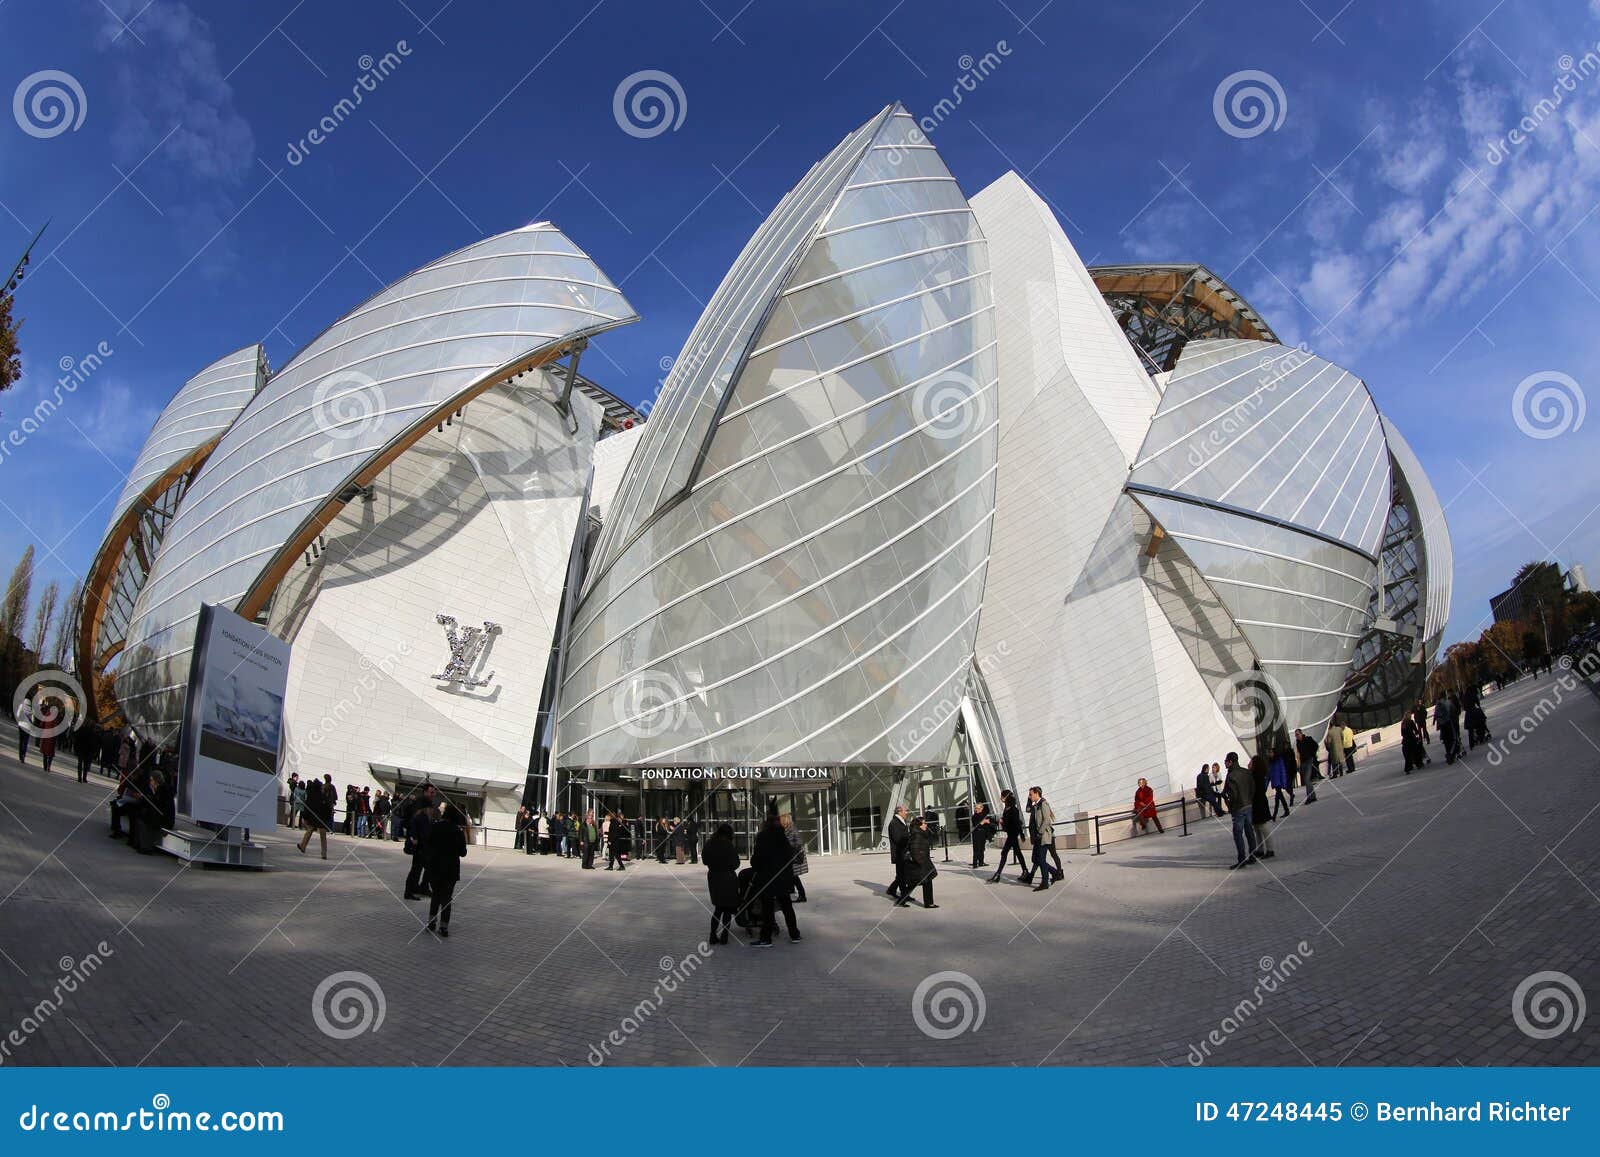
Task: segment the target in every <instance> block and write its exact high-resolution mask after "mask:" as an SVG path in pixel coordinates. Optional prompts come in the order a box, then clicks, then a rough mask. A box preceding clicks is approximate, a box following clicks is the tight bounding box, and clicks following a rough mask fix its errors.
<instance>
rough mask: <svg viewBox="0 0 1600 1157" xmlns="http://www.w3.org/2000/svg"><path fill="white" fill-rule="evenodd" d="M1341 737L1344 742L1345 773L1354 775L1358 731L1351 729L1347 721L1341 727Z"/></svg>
mask: <svg viewBox="0 0 1600 1157" xmlns="http://www.w3.org/2000/svg"><path fill="white" fill-rule="evenodd" d="M1339 738H1340V740H1342V741H1343V743H1344V773H1345V774H1346V775H1354V774H1355V773H1356V733H1355V732H1354V731H1351V730H1350V725H1349V724H1348V723H1345V724H1342V725H1340V727H1339Z"/></svg>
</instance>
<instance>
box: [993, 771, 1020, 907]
mask: <svg viewBox="0 0 1600 1157" xmlns="http://www.w3.org/2000/svg"><path fill="white" fill-rule="evenodd" d="M1000 830H1001V831H1002V832H1004V833H1005V837H1006V842H1005V843H1004V844H1002V845H1000V863H999V864H998V865H997V866H996V867H995V870H994V875H992V876H990V877H989V883H991V884H998V883H999V882H1000V873H1001V872H1003V871H1005V870H1006V859H1007V857H1008V856H1010V855H1011V854H1012V853H1016V857H1017V867H1019V868H1021V869H1022V870H1023V872H1027V870H1028V864H1027V862H1026V861H1025V860H1024V859H1023V858H1022V809H1020V808H1019V807H1017V797H1016V796H1015V795H1014V794H1012V792H1011V789H1010V788H1006V789H1005V790H1003V791H1002V792H1001V793H1000Z"/></svg>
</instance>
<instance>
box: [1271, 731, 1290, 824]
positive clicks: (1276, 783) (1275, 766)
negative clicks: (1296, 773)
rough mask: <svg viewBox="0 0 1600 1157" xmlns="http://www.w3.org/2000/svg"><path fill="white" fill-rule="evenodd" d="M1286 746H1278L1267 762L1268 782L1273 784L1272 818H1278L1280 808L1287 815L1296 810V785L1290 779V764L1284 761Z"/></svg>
mask: <svg viewBox="0 0 1600 1157" xmlns="http://www.w3.org/2000/svg"><path fill="white" fill-rule="evenodd" d="M1285 750H1286V749H1285V748H1282V747H1280V748H1278V750H1277V751H1276V752H1274V753H1273V756H1272V759H1271V761H1270V762H1269V763H1268V764H1267V782H1268V783H1270V784H1271V785H1272V818H1273V819H1277V818H1278V809H1279V808H1282V809H1283V814H1284V815H1285V816H1287V815H1288V814H1289V813H1290V812H1291V811H1293V810H1294V785H1293V783H1292V782H1291V781H1290V779H1289V765H1288V764H1286V763H1285V762H1284V758H1283V756H1284V751H1285ZM1285 792H1287V793H1288V794H1287V795H1285V794H1284V793H1285Z"/></svg>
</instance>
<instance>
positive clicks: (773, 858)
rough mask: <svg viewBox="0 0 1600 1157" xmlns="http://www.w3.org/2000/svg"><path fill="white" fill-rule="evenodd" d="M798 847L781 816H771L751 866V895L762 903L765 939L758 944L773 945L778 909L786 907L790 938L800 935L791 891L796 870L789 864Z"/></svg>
mask: <svg viewBox="0 0 1600 1157" xmlns="http://www.w3.org/2000/svg"><path fill="white" fill-rule="evenodd" d="M793 855H794V850H793V849H792V848H790V847H789V837H788V836H786V835H784V834H783V825H782V824H781V823H779V822H778V817H777V816H775V815H773V816H768V817H767V822H766V823H765V824H763V825H762V826H761V832H760V834H759V835H757V836H756V844H755V847H754V848H752V849H751V851H750V867H751V868H753V869H754V870H755V876H754V877H753V878H752V880H751V882H750V894H751V897H752V898H753V899H755V900H757V901H759V902H760V904H761V939H760V940H757V941H756V943H755V946H756V947H758V948H770V947H772V934H773V933H774V932H776V931H777V930H778V914H777V910H778V909H780V908H781V909H783V919H784V923H785V925H787V927H788V929H789V939H790V940H798V939H800V925H799V924H797V923H796V922H795V918H794V904H793V903H792V902H791V901H790V899H789V893H790V892H793V891H794V871H793V869H792V868H791V867H790V865H789V860H790V858H791V857H792V856H793Z"/></svg>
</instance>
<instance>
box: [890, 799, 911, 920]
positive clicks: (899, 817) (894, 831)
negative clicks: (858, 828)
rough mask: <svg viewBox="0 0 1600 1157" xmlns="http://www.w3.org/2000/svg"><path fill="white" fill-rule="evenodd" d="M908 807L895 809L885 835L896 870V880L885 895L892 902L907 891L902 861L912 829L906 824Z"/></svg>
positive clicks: (901, 805) (892, 881)
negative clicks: (908, 835) (907, 838)
mask: <svg viewBox="0 0 1600 1157" xmlns="http://www.w3.org/2000/svg"><path fill="white" fill-rule="evenodd" d="M907 814H908V813H907V811H906V805H905V804H899V805H898V806H896V808H895V809H894V818H893V819H892V820H890V821H889V829H888V831H887V832H886V833H885V834H886V835H887V836H888V839H889V864H890V865H891V866H892V867H893V868H894V879H893V880H890V881H889V889H888V891H887V892H885V893H884V895H886V896H888V897H889V899H891V900H899V899H900V896H901V894H902V893H903V892H904V891H905V887H904V884H905V872H904V870H903V869H902V868H901V866H900V861H901V860H902V859H903V858H904V857H905V854H906V835H907V834H908V833H909V832H910V831H911V827H910V825H909V824H907V823H906V815H907Z"/></svg>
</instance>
